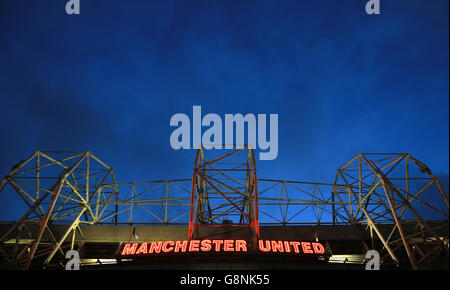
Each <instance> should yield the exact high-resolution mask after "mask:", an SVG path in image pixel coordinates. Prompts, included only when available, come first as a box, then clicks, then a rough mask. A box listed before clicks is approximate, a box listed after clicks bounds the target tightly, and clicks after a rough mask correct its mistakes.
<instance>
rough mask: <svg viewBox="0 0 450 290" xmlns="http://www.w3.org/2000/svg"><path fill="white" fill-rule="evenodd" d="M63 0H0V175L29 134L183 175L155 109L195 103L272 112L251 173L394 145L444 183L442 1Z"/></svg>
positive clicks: (122, 163)
mask: <svg viewBox="0 0 450 290" xmlns="http://www.w3.org/2000/svg"><path fill="white" fill-rule="evenodd" d="M65 2H66V1H64V0H57V1H56V0H54V1H50V0H45V1H44V0H41V1H24V0H14V1H13V0H3V1H1V3H0V27H1V30H0V106H1V108H2V112H1V114H0V132H1V142H0V146H1V150H0V174H1V175H4V174H6V173H8V171H9V169H10V167H11V166H12V165H14V164H16V163H17V162H18V161H19V160H22V159H24V158H25V157H26V156H28V155H30V154H31V153H32V152H34V151H35V150H38V149H39V150H90V151H92V152H93V153H94V154H95V155H97V156H98V157H99V158H100V159H102V160H103V161H105V162H106V163H108V164H109V165H111V166H112V167H113V168H114V169H115V171H116V175H117V178H118V180H119V181H121V182H127V181H138V180H159V179H169V178H190V177H191V174H192V164H193V159H194V152H193V151H174V150H172V149H171V147H170V144H169V136H170V133H171V132H172V130H173V128H171V127H170V126H169V120H170V117H171V116H172V115H173V114H175V113H185V114H188V115H191V114H192V106H193V105H201V106H202V110H203V112H204V114H206V113H216V114H219V115H221V116H223V115H224V114H226V113H242V114H246V113H254V114H257V113H265V114H270V113H275V114H279V141H278V143H279V154H278V158H277V159H276V160H273V161H259V162H258V164H257V166H258V175H259V176H260V177H262V178H279V179H288V180H304V181H323V182H332V181H333V178H334V175H335V172H336V169H337V168H338V167H340V166H342V165H343V164H344V163H345V162H346V161H348V160H349V159H350V158H351V157H353V156H354V155H355V154H357V153H359V152H409V153H411V154H412V155H413V156H415V157H417V158H418V159H420V160H421V161H423V162H424V163H425V164H427V165H428V166H429V167H430V168H431V169H432V171H433V172H434V173H436V174H437V175H439V176H440V177H441V178H443V179H446V180H447V181H445V180H444V181H443V183H447V184H448V174H449V155H448V154H449V153H448V152H449V85H448V78H449V67H448V64H449V38H448V37H449V36H448V35H449V31H448V29H449V17H448V11H449V7H448V5H449V4H448V1H447V0H433V1H429V0H420V1H419V0H418V1H412V0H404V1H386V0H384V1H383V0H381V5H382V6H381V14H380V15H371V16H369V15H367V14H366V13H365V11H364V6H365V3H366V2H367V1H366V0H349V1H333V0H329V1H312V0H311V1H287V0H282V1H275V0H269V1H262V0H258V1H237V0H236V1H235V0H221V1H219V0H208V1H198V0H197V1H182V0H177V1H168V0H159V1H150V0H146V1H143V0H142V1H138V0H127V1H118V0H81V14H80V15H72V16H69V15H67V14H66V13H65V10H64V6H65ZM8 201H9V199H8V197H7V196H5V195H4V194H2V195H1V196H0V202H1V203H2V204H3V205H5V204H7V203H8ZM3 205H2V209H3V208H4V206H3ZM7 211H8V210H6V209H5V210H3V211H2V213H1V214H0V217H4V216H6V212H7ZM0 219H1V218H0Z"/></svg>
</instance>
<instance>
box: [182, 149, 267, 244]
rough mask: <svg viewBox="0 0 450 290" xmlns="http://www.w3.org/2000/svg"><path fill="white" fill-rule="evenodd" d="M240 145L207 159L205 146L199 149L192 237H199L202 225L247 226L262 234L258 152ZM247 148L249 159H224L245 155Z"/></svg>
mask: <svg viewBox="0 0 450 290" xmlns="http://www.w3.org/2000/svg"><path fill="white" fill-rule="evenodd" d="M240 147H241V148H239V146H236V148H239V149H236V150H233V151H232V152H229V153H226V154H224V155H221V156H219V157H216V158H214V159H212V160H209V161H206V160H205V154H204V152H203V149H202V147H200V148H199V149H198V150H197V155H196V158H195V162H194V174H193V176H192V190H191V206H190V218H189V239H190V240H191V239H199V238H200V237H201V229H202V228H205V227H211V226H227V227H231V229H232V228H233V227H235V228H239V229H243V228H245V227H247V228H249V229H250V230H251V233H252V238H253V239H254V240H256V239H257V238H258V237H259V219H258V186H257V177H256V162H255V154H254V150H253V149H252V148H251V146H248V145H242V146H240ZM246 151H248V154H247V155H246V160H245V162H242V161H241V162H223V161H228V160H229V159H230V157H231V156H233V157H235V156H236V155H238V154H239V153H240V155H241V156H243V154H242V153H245V152H246ZM228 217H231V220H229V219H227V218H228ZM229 229H230V228H229Z"/></svg>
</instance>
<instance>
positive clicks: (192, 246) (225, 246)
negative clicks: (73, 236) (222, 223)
mask: <svg viewBox="0 0 450 290" xmlns="http://www.w3.org/2000/svg"><path fill="white" fill-rule="evenodd" d="M247 251H248V249H247V241H245V240H208V239H207V240H191V241H187V240H184V241H159V242H151V243H127V244H125V246H124V247H123V249H122V254H121V255H122V256H131V255H137V256H142V255H151V254H159V253H171V252H173V253H186V252H247ZM258 251H260V252H264V253H268V252H272V253H295V254H306V255H314V254H315V255H321V254H324V253H325V248H324V247H323V245H322V244H321V243H318V242H299V241H271V240H259V241H258Z"/></svg>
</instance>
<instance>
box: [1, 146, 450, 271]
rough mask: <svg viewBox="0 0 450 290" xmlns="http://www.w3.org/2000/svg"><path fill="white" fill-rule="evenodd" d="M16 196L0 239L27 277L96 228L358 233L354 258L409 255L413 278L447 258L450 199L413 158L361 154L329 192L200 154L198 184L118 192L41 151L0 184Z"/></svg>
mask: <svg viewBox="0 0 450 290" xmlns="http://www.w3.org/2000/svg"><path fill="white" fill-rule="evenodd" d="M239 155H241V156H245V158H242V159H240V161H239V162H235V161H233V162H228V161H227V160H228V159H230V158H231V157H233V156H235V157H236V156H239ZM225 161H227V162H225ZM11 189H12V190H11ZM13 191H14V192H15V193H16V194H17V195H18V196H19V197H20V198H21V199H22V200H23V201H24V205H25V206H26V208H25V209H24V212H25V213H24V215H23V216H22V217H21V218H20V219H19V220H17V221H16V222H14V223H13V224H12V225H11V227H10V228H9V230H7V231H6V232H5V233H4V234H3V235H2V237H1V238H0V253H1V255H2V256H3V259H4V260H5V261H6V262H7V263H9V264H11V265H19V266H20V267H22V268H24V269H27V268H29V267H30V266H31V265H44V266H45V265H48V264H49V263H51V262H52V260H53V259H54V257H55V256H56V255H59V256H61V255H62V256H64V250H66V249H73V248H74V245H75V243H78V242H79V241H78V240H77V241H76V238H75V237H76V236H77V237H78V236H79V237H81V238H79V239H81V240H82V239H83V231H82V227H86V226H90V225H92V226H95V225H116V226H120V225H134V226H137V225H186V226H189V237H190V238H197V237H198V236H199V233H198V229H199V228H202V227H207V226H219V225H221V226H231V227H233V226H236V227H239V228H242V227H247V228H248V229H250V230H251V231H252V233H253V234H254V235H255V237H257V236H258V234H259V228H260V227H263V226H269V225H276V226H287V225H308V226H314V227H320V226H323V227H329V226H331V227H339V226H340V225H345V226H347V227H354V228H355V230H356V231H358V232H360V233H361V235H360V238H359V241H360V247H359V248H358V249H355V252H358V251H359V253H365V251H367V250H368V249H376V250H378V251H379V252H380V253H381V255H382V256H381V260H382V262H385V263H393V264H399V263H402V261H401V259H400V258H399V256H402V254H404V253H406V256H407V259H408V263H409V264H410V265H411V268H413V269H417V268H418V265H420V264H422V263H426V262H433V261H434V260H436V259H437V258H438V257H440V256H442V254H444V255H447V256H448V250H449V241H448V196H447V194H446V193H445V192H444V189H443V188H442V186H441V184H440V183H439V180H438V179H437V178H436V176H434V175H433V173H432V172H431V170H430V169H429V168H427V167H426V166H425V165H424V164H423V163H422V162H420V161H419V160H417V159H416V158H414V157H413V156H411V155H410V154H408V153H399V154H369V153H364V154H363V153H360V154H357V155H356V156H355V157H354V158H352V159H351V160H350V161H349V162H347V163H346V164H345V165H344V166H342V167H341V168H339V169H338V170H337V174H336V177H335V179H334V182H333V183H315V182H301V181H286V180H274V179H262V178H258V179H257V178H256V162H255V159H254V156H253V150H251V149H248V148H243V149H239V150H235V151H233V152H231V153H228V154H225V155H223V156H221V157H218V158H214V159H212V160H210V161H206V159H205V157H204V154H203V151H202V150H199V151H198V152H197V155H196V158H195V164H194V173H193V176H192V178H186V179H178V180H159V181H143V182H129V183H118V182H117V181H116V178H115V175H114V171H113V170H112V168H111V167H109V166H108V165H107V164H106V163H104V162H103V161H101V160H100V159H99V158H97V157H96V156H95V155H93V154H92V153H90V152H54V151H53V152H48V151H37V152H35V153H34V154H32V155H31V156H30V157H28V158H27V159H25V160H23V161H21V162H19V163H18V164H17V165H15V166H14V167H13V168H12V169H11V171H10V172H9V173H8V174H7V175H6V176H5V177H4V179H3V180H2V181H1V184H0V192H1V193H2V194H12V193H13ZM436 221H439V222H436ZM32 226H34V227H37V228H38V231H33V230H32V229H31V227H32ZM56 226H58V227H59V228H60V227H65V230H64V231H63V233H62V234H56V231H55V230H54V227H56ZM366 237H369V238H366ZM327 251H330V252H331V251H332V247H329V248H328V249H327Z"/></svg>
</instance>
